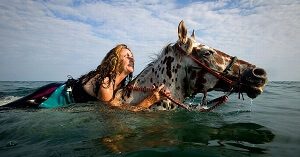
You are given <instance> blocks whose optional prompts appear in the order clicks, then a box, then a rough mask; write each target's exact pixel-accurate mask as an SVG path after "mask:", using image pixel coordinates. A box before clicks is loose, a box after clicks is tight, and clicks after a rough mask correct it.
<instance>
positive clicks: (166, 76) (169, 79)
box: [133, 48, 185, 101]
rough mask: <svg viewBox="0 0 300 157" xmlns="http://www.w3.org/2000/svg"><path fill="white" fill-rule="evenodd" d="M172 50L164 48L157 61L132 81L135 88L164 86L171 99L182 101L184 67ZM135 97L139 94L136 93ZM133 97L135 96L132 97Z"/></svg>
mask: <svg viewBox="0 0 300 157" xmlns="http://www.w3.org/2000/svg"><path fill="white" fill-rule="evenodd" d="M171 51H172V49H168V48H166V49H165V50H164V51H163V52H162V53H161V55H160V56H158V58H157V60H155V61H153V62H152V63H151V64H149V65H148V67H146V68H145V69H144V70H143V71H142V72H141V73H140V74H139V75H138V76H137V77H136V78H135V80H134V84H133V85H134V86H136V87H148V88H151V87H152V86H153V85H155V86H159V85H161V84H164V85H165V87H166V88H167V89H168V90H170V92H171V94H172V97H176V98H177V99H179V100H181V101H182V100H183V99H184V90H185V89H184V84H183V83H184V77H185V72H184V67H183V66H182V63H180V62H179V59H180V58H179V57H178V56H174V54H175V53H174V52H171ZM136 95H137V97H140V93H137V92H136ZM133 97H135V96H133Z"/></svg>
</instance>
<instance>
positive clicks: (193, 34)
mask: <svg viewBox="0 0 300 157" xmlns="http://www.w3.org/2000/svg"><path fill="white" fill-rule="evenodd" d="M191 38H193V39H194V40H196V35H195V30H193V33H192V35H191Z"/></svg>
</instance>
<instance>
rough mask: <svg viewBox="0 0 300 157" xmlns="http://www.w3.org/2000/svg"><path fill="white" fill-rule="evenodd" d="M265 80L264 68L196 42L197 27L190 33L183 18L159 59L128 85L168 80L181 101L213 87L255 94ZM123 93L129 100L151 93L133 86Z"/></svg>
mask: <svg viewBox="0 0 300 157" xmlns="http://www.w3.org/2000/svg"><path fill="white" fill-rule="evenodd" d="M266 80H267V77H266V72H265V70H264V69H261V68H257V67H256V66H255V65H253V64H250V63H248V62H246V61H243V60H240V59H237V58H236V57H232V56H230V55H227V54H225V53H223V52H221V51H219V50H217V49H214V48H211V47H208V46H206V45H204V44H201V43H199V42H197V41H196V37H195V33H194V31H193V33H192V35H191V36H190V37H188V36H187V29H186V27H185V25H184V22H183V21H181V22H180V23H179V26H178V40H177V42H176V43H175V44H169V45H167V46H166V47H164V48H163V50H162V52H161V54H160V55H158V57H157V59H156V60H154V61H152V62H151V63H150V64H148V65H147V66H146V68H145V69H144V70H142V72H141V73H140V74H138V75H137V77H136V78H135V79H134V80H133V81H132V82H130V83H129V86H131V87H139V88H147V87H148V88H149V87H152V85H155V86H158V85H160V84H165V87H166V88H168V89H169V90H170V92H171V94H172V97H173V98H176V99H177V100H178V101H184V99H185V98H186V97H189V96H191V95H195V94H197V93H205V94H206V93H207V92H208V91H211V90H217V91H224V92H230V93H233V92H239V93H242V92H245V93H247V95H248V96H249V97H250V98H255V97H256V96H258V95H259V94H261V93H262V91H263V87H264V85H265V83H266ZM124 93H125V94H123V99H124V101H125V102H127V103H137V102H139V101H141V100H142V99H143V98H145V97H146V96H147V95H148V93H147V92H145V91H144V92H141V91H137V90H132V88H131V89H126V90H125V92H124ZM154 106H155V107H156V108H158V109H172V108H176V106H177V105H175V104H174V103H172V102H171V101H169V100H168V101H162V102H160V103H157V104H156V105H154Z"/></svg>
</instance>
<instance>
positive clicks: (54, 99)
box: [39, 84, 75, 108]
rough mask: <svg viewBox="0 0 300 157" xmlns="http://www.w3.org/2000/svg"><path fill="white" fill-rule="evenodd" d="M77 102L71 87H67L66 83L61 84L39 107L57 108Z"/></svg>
mask: <svg viewBox="0 0 300 157" xmlns="http://www.w3.org/2000/svg"><path fill="white" fill-rule="evenodd" d="M72 103H75V101H74V98H73V96H72V89H71V87H68V88H66V84H63V85H61V86H59V87H58V88H57V89H56V90H55V91H54V92H53V93H52V94H51V95H50V97H49V98H48V99H47V100H45V101H44V102H42V103H41V104H40V106H39V107H42V108H57V107H64V106H68V105H70V104H72Z"/></svg>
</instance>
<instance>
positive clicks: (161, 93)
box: [137, 85, 171, 109]
mask: <svg viewBox="0 0 300 157" xmlns="http://www.w3.org/2000/svg"><path fill="white" fill-rule="evenodd" d="M164 87H165V85H160V86H159V87H157V88H156V87H155V86H153V92H152V93H151V94H150V95H149V96H148V97H146V98H145V99H144V100H143V101H142V102H141V103H140V104H138V105H137V107H140V108H144V109H148V108H149V107H150V106H152V105H153V104H155V103H156V102H159V101H161V100H164V99H166V98H167V97H170V95H171V92H170V91H169V90H168V89H164V90H163V88H164Z"/></svg>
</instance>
